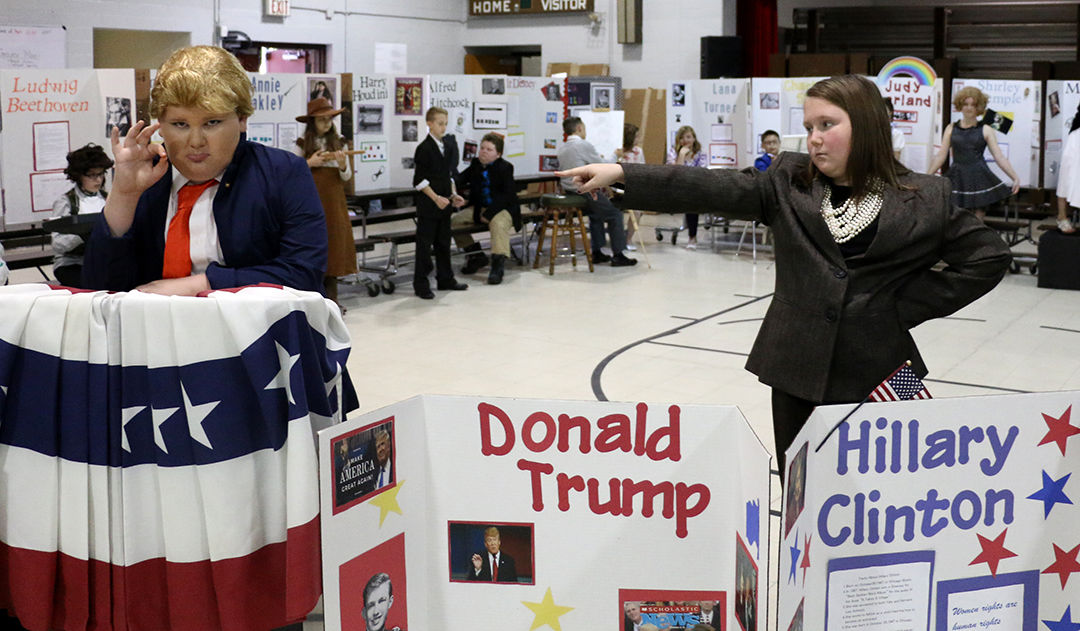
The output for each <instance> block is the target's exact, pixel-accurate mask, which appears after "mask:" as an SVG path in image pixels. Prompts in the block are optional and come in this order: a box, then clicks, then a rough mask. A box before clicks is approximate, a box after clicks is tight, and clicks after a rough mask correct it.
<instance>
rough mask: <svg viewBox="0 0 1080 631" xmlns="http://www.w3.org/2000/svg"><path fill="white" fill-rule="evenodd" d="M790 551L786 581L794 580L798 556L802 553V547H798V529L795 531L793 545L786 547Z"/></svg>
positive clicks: (791, 581) (792, 581)
mask: <svg viewBox="0 0 1080 631" xmlns="http://www.w3.org/2000/svg"><path fill="white" fill-rule="evenodd" d="M788 550H789V551H790V552H791V574H789V575H788V582H789V583H794V582H795V570H796V568H798V567H799V556H800V555H801V554H802V548H800V547H799V531H798V530H796V531H795V545H793V546H791V547H790V548H788Z"/></svg>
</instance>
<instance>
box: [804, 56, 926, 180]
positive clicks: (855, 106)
mask: <svg viewBox="0 0 1080 631" xmlns="http://www.w3.org/2000/svg"><path fill="white" fill-rule="evenodd" d="M806 96H807V97H814V98H818V99H824V100H826V101H828V102H829V103H832V104H833V105H835V106H837V107H839V108H840V109H842V110H844V112H846V113H847V115H848V118H849V119H850V120H851V153H850V154H849V155H848V162H847V172H848V177H849V179H850V180H851V192H852V197H856V198H857V197H862V196H863V195H864V194H865V193H866V192H867V189H868V186H869V184H870V182H871V180H873V178H875V177H877V178H881V179H882V180H884V181H885V183H886V184H888V185H889V186H892V187H894V188H898V187H899V183H898V181H897V178H898V177H899V176H900V175H902V174H904V173H907V172H908V169H907V168H906V167H904V166H903V165H902V164H900V163H899V162H897V161H896V158H895V157H894V156H893V151H892V131H891V130H890V129H889V113H888V110H887V109H885V99H883V98H882V97H881V92H880V91H878V88H877V86H876V85H874V84H873V83H871V82H870V81H868V80H867V79H864V78H862V77H860V76H858V75H853V74H847V75H841V76H838V77H829V78H828V79H822V80H821V81H818V82H817V83H815V84H814V85H812V86H810V89H809V90H807V91H806ZM820 176H823V174H822V173H821V172H820V171H818V168H817V167H816V166H815V165H814V163H813V162H812V161H811V162H810V177H811V178H815V177H820Z"/></svg>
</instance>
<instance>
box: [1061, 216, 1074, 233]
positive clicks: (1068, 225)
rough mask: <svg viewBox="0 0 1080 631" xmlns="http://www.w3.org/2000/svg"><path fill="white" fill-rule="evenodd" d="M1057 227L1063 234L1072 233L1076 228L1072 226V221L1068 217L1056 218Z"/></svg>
mask: <svg viewBox="0 0 1080 631" xmlns="http://www.w3.org/2000/svg"><path fill="white" fill-rule="evenodd" d="M1057 227H1058V230H1060V231H1062V232H1064V233H1065V234H1072V233H1074V232H1076V228H1074V227H1073V224H1072V222H1071V221H1069V220H1068V219H1058V220H1057Z"/></svg>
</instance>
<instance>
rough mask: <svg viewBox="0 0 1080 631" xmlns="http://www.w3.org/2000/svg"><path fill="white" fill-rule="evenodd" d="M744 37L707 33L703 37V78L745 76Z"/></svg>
mask: <svg viewBox="0 0 1080 631" xmlns="http://www.w3.org/2000/svg"><path fill="white" fill-rule="evenodd" d="M745 76H746V68H745V67H744V66H743V43H742V38H741V37H738V36H735V35H732V36H718V35H707V36H705V37H702V38H701V78H702V79H719V78H720V77H745Z"/></svg>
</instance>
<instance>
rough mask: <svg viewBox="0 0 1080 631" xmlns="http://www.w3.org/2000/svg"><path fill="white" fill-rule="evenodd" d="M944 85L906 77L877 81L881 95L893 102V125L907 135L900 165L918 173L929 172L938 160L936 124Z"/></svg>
mask: <svg viewBox="0 0 1080 631" xmlns="http://www.w3.org/2000/svg"><path fill="white" fill-rule="evenodd" d="M871 81H873V78H871ZM941 84H942V82H941V81H934V83H933V84H930V83H928V82H927V81H926V80H925V79H924V78H921V77H920V78H915V77H905V76H893V77H889V78H887V79H884V80H882V81H878V82H877V85H878V89H879V90H881V96H883V97H885V98H887V99H891V100H892V104H893V119H892V126H893V127H894V128H895V129H899V130H900V131H901V132H903V133H904V148H903V149H901V150H900V162H901V163H903V164H904V166H906V167H907V168H909V169H911V170H912V171H915V172H916V173H926V170H927V169H928V168H930V162H931V161H932V160H933V159H934V153H935V151H936V149H935V148H934V147H935V145H938V146H940V144H941V142H940V138H941V136H940V134H939V133H938V130H937V128H936V127H935V125H934V123H935V121H937V120H938V119H940V118H941V117H940V115H939V113H940V112H941V99H942V85H941Z"/></svg>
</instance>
